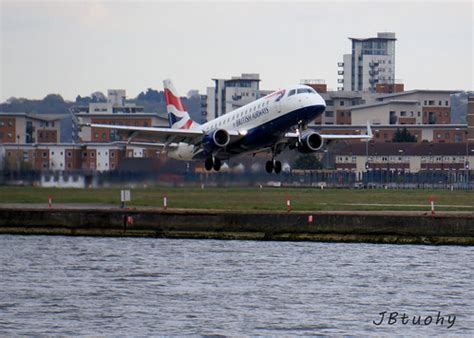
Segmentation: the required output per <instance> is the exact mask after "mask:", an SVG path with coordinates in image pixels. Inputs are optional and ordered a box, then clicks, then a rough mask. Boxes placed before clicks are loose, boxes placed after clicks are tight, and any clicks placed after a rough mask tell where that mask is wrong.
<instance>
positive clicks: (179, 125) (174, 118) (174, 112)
mask: <svg viewBox="0 0 474 338" xmlns="http://www.w3.org/2000/svg"><path fill="white" fill-rule="evenodd" d="M163 86H164V88H165V99H166V111H167V112H168V121H169V124H170V127H171V128H174V129H194V128H196V127H197V126H199V124H197V123H196V122H194V121H193V120H191V118H190V117H189V114H188V112H187V111H186V109H185V108H184V105H183V102H182V101H181V98H180V97H179V95H178V93H177V91H176V89H175V88H174V85H173V83H172V82H171V80H170V79H166V80H164V81H163Z"/></svg>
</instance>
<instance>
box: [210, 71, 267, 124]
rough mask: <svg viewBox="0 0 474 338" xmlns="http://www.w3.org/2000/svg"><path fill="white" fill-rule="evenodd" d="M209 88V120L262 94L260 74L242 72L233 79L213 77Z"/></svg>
mask: <svg viewBox="0 0 474 338" xmlns="http://www.w3.org/2000/svg"><path fill="white" fill-rule="evenodd" d="M213 81H214V83H215V86H214V87H208V88H207V120H208V121H210V120H213V119H215V118H216V117H219V116H221V115H224V114H226V113H228V112H230V111H233V110H235V109H237V108H240V107H242V106H244V105H246V104H247V103H250V102H252V101H254V100H256V99H258V98H259V96H260V87H259V83H260V76H259V74H242V75H241V76H233V77H232V78H231V79H213Z"/></svg>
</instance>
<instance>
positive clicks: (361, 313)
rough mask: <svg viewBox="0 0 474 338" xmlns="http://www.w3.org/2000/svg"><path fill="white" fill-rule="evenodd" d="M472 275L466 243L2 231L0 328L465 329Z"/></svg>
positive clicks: (81, 331)
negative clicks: (391, 318)
mask: <svg viewBox="0 0 474 338" xmlns="http://www.w3.org/2000/svg"><path fill="white" fill-rule="evenodd" d="M473 273H474V248H472V247H455V246H453V247H448V246H440V247H437V246H408V245H405V246H398V245H372V244H329V243H306V242H297V243H294V242H257V241H214V240H206V241H198V240H167V239H144V238H143V239H140V238H136V239H135V238H87V237H57V236H52V237H48V236H0V334H1V335H27V336H30V335H31V336H37V335H94V336H95V335H140V336H145V335H160V334H161V335H188V334H189V335H210V336H221V335H222V336H224V335H237V336H238V335H346V334H351V335H352V334H354V335H390V334H397V335H460V334H463V335H468V334H474V304H473V302H474V301H473V300H474V275H473ZM383 311H387V312H391V311H397V312H399V313H400V314H402V313H406V314H407V315H409V316H412V317H413V316H422V317H423V318H426V317H427V316H436V315H437V313H438V311H441V313H442V315H445V316H447V315H449V314H456V316H457V319H456V323H455V325H454V326H453V327H452V328H451V329H449V330H448V329H447V328H446V325H445V326H439V325H438V326H436V325H429V326H423V327H421V326H414V325H402V324H399V325H388V324H387V325H381V326H375V325H374V324H373V323H372V322H373V321H375V320H378V319H379V318H380V317H379V316H380V315H379V314H380V312H383Z"/></svg>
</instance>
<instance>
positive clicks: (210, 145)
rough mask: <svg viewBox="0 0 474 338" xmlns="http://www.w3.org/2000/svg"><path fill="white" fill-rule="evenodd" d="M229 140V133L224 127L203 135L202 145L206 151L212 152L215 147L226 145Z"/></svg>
mask: <svg viewBox="0 0 474 338" xmlns="http://www.w3.org/2000/svg"><path fill="white" fill-rule="evenodd" d="M229 142H230V136H229V133H228V132H227V131H226V130H224V129H216V130H213V131H211V132H209V133H208V134H206V135H205V136H204V137H203V139H202V146H203V147H204V149H205V150H206V151H207V152H209V153H213V152H214V151H216V150H217V149H219V148H224V147H225V146H227V145H228V144H229Z"/></svg>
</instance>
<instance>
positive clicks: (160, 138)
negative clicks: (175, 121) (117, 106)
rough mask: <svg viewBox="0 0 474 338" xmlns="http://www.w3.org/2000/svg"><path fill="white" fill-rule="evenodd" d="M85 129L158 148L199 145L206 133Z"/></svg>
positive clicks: (132, 128) (94, 125) (93, 125)
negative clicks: (115, 135) (98, 130)
mask: <svg viewBox="0 0 474 338" xmlns="http://www.w3.org/2000/svg"><path fill="white" fill-rule="evenodd" d="M82 126H85V127H91V128H103V129H112V130H116V131H117V134H118V135H120V136H121V137H122V140H124V141H126V142H128V143H132V141H134V140H139V141H143V140H148V141H152V142H154V143H157V145H156V146H158V147H159V146H160V144H162V146H163V147H168V145H170V144H171V143H179V142H185V143H189V144H194V145H199V144H200V143H201V142H202V138H203V137H204V135H205V132H204V131H203V130H200V129H174V128H160V127H136V126H117V125H109V124H97V123H86V124H82ZM227 132H228V133H229V135H230V137H231V142H232V141H233V140H235V139H236V138H240V137H242V136H241V135H240V134H238V133H237V132H236V131H227Z"/></svg>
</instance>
